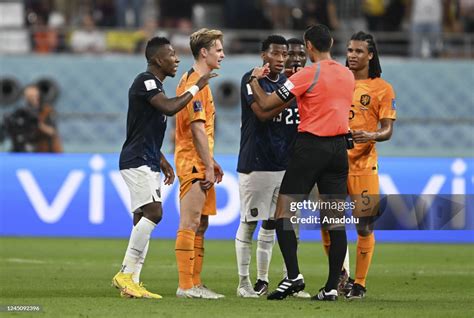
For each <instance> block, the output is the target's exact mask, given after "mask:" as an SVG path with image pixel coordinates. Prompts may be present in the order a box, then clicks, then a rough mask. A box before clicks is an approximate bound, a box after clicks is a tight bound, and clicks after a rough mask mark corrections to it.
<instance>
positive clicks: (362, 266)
mask: <svg viewBox="0 0 474 318" xmlns="http://www.w3.org/2000/svg"><path fill="white" fill-rule="evenodd" d="M374 247H375V236H374V233H372V234H370V235H369V236H360V235H359V237H358V239H357V256H356V279H355V283H356V284H360V285H362V286H364V287H365V279H366V278H367V273H368V272H369V267H370V263H371V262H372V255H373V254H374Z"/></svg>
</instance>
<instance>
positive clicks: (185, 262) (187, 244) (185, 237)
mask: <svg viewBox="0 0 474 318" xmlns="http://www.w3.org/2000/svg"><path fill="white" fill-rule="evenodd" d="M195 236H196V234H195V233H194V231H193V230H178V233H177V235H176V245H175V249H174V251H175V253H176V263H177V265H178V277H179V287H180V288H182V289H189V288H192V287H193V286H194V284H193V267H194V237H195Z"/></svg>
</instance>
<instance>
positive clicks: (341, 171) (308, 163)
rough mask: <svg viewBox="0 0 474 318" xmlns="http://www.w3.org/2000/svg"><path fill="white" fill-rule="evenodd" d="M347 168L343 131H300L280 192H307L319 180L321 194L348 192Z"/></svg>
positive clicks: (301, 193)
mask: <svg viewBox="0 0 474 318" xmlns="http://www.w3.org/2000/svg"><path fill="white" fill-rule="evenodd" d="M348 172H349V162H348V158H347V149H346V142H345V138H344V135H340V136H335V137H319V136H316V135H313V134H310V133H298V135H297V137H296V142H295V146H294V149H293V154H292V156H291V157H290V161H289V163H288V168H287V169H286V172H285V176H284V177H283V181H282V183H281V187H280V193H281V194H293V195H297V194H299V195H308V194H309V193H310V192H311V189H312V188H313V187H314V184H317V185H318V191H319V193H320V194H328V195H334V194H336V195H347V174H348Z"/></svg>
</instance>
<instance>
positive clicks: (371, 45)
mask: <svg viewBox="0 0 474 318" xmlns="http://www.w3.org/2000/svg"><path fill="white" fill-rule="evenodd" d="M351 41H365V42H367V47H368V49H369V53H372V54H373V55H374V56H373V57H372V59H371V60H370V61H369V77H370V78H376V77H380V74H382V67H381V66H380V61H379V53H378V52H377V46H376V45H375V40H374V38H373V36H372V35H371V34H369V33H365V32H363V31H359V32H357V33H354V34H353V35H352V37H351ZM346 66H349V64H348V62H347V59H346Z"/></svg>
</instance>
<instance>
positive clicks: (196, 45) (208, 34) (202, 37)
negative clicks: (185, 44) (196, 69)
mask: <svg viewBox="0 0 474 318" xmlns="http://www.w3.org/2000/svg"><path fill="white" fill-rule="evenodd" d="M216 40H220V41H221V42H223V40H224V34H223V33H222V31H220V30H210V29H206V28H203V29H200V30H197V31H196V32H194V33H193V34H191V37H190V39H189V45H190V46H191V52H192V53H193V56H194V58H195V59H197V58H198V57H199V51H200V50H201V49H202V48H205V49H207V50H209V49H210V48H211V47H212V46H213V45H215V43H216Z"/></svg>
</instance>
